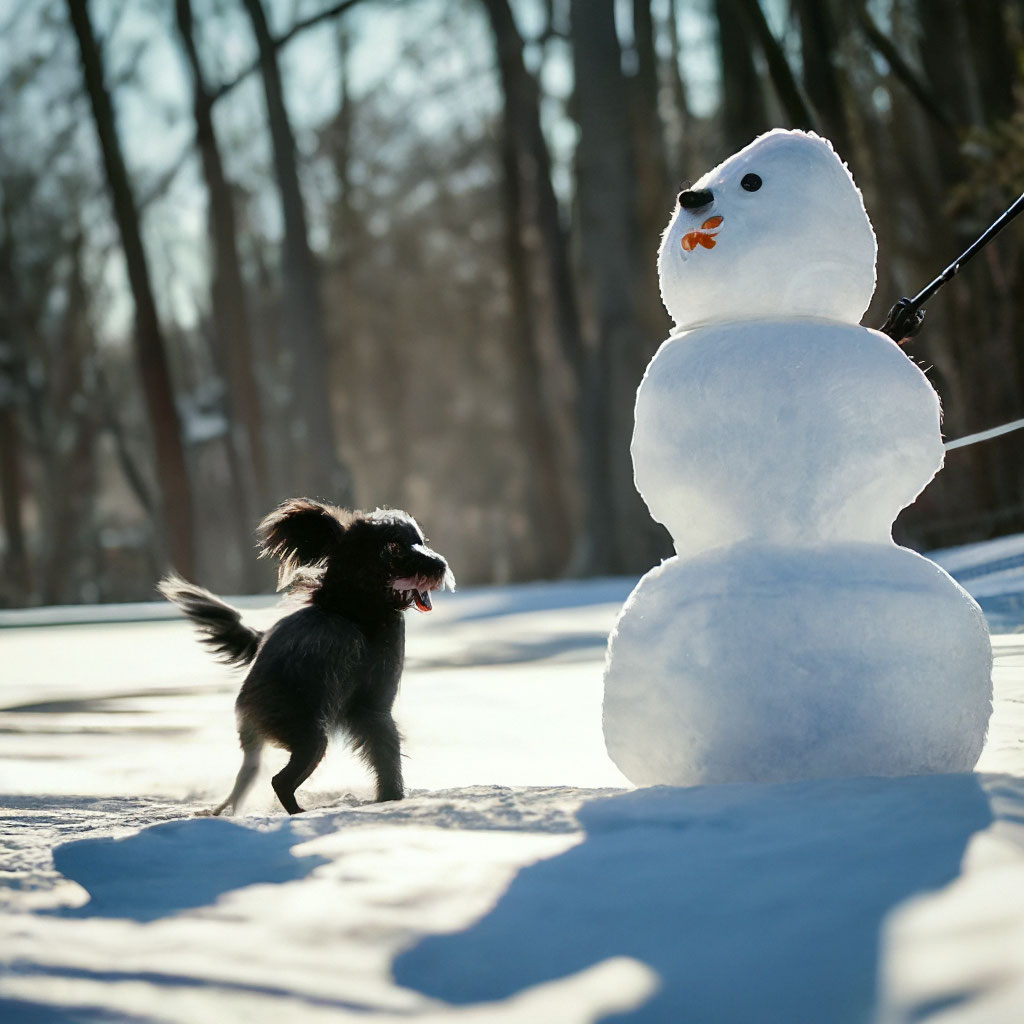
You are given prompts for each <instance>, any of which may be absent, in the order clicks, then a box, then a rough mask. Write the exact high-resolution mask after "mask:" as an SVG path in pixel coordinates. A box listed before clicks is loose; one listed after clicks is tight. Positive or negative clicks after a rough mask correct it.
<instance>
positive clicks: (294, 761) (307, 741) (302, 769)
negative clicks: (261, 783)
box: [271, 732, 327, 814]
mask: <svg viewBox="0 0 1024 1024" xmlns="http://www.w3.org/2000/svg"><path fill="white" fill-rule="evenodd" d="M326 752H327V736H326V735H325V734H324V733H322V732H317V733H313V734H311V735H310V736H308V737H303V739H302V740H301V741H300V742H299V743H297V744H296V745H295V746H294V747H292V756H291V758H289V760H288V763H287V764H286V765H285V766H284V767H283V768H282V769H281V770H280V771H279V772H278V773H277V774H276V775H275V776H274V778H273V780H272V782H271V785H272V786H273V787H274V792H275V793H276V794H277V798H278V799H279V800H280V801H281V803H282V804H283V805H284V809H285V810H286V811H287V812H288V813H289V814H298V813H300V812H301V810H302V808H301V807H300V806H299V805H298V803H297V802H296V800H295V790H297V789H298V788H299V786H301V785H302V784H303V783H304V782H305V781H306V779H308V778H309V777H310V775H312V774H313V771H314V769H315V768H316V766H317V765H318V764H319V763H320V762H321V761H322V760H323V758H324V754H325V753H326Z"/></svg>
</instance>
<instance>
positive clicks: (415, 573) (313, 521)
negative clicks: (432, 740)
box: [158, 498, 455, 814]
mask: <svg viewBox="0 0 1024 1024" xmlns="http://www.w3.org/2000/svg"><path fill="white" fill-rule="evenodd" d="M259 532H260V539H261V542H262V543H261V555H271V556H273V557H274V558H277V559H279V561H280V584H281V586H282V587H287V588H288V589H289V590H291V591H292V593H293V594H298V595H299V596H300V597H301V598H302V600H303V605H302V607H301V608H300V609H299V610H298V611H295V612H292V613H291V614H290V615H287V616H285V618H283V619H281V620H280V621H279V622H277V623H276V624H275V625H274V626H272V627H271V628H270V629H268V630H267V631H266V632H260V631H259V630H255V629H251V628H250V627H248V626H246V625H243V623H242V621H241V616H240V615H239V613H238V612H237V611H236V610H235V609H234V608H232V607H231V606H230V605H227V604H225V603H224V602H223V601H221V600H219V599H218V598H217V597H215V596H214V595H213V594H211V593H210V592H209V591H208V590H203V589H202V588H201V587H196V586H193V585H192V584H190V583H187V582H186V581H185V580H183V579H181V578H180V577H177V576H173V575H171V576H167V577H165V578H164V579H163V580H162V581H161V582H160V584H159V586H158V589H159V591H160V592H161V593H162V594H163V595H164V597H166V598H167V599H168V600H169V601H173V602H174V603H175V604H176V605H178V606H179V607H180V608H181V609H182V611H184V612H185V614H186V615H187V616H188V617H189V618H190V619H192V621H193V622H194V623H195V624H196V625H197V626H198V627H199V629H200V630H201V631H202V632H203V633H204V634H206V635H205V636H204V637H203V642H204V643H206V644H208V645H209V646H210V647H211V648H213V650H214V651H215V652H216V653H217V654H218V655H219V656H220V658H221V660H222V661H225V662H228V663H229V664H235V665H247V664H249V662H252V668H251V669H250V670H249V674H248V676H246V679H245V682H244V683H243V684H242V689H241V691H240V693H239V694H238V700H237V701H236V702H235V711H236V714H237V718H238V735H239V740H240V741H241V745H242V755H243V756H242V767H241V768H240V769H239V772H238V778H237V779H236V780H235V786H234V789H232V790H231V794H230V795H229V796H228V798H227V799H226V800H225V801H224V802H223V803H222V804H221V805H220V806H219V807H217V808H216V810H214V812H213V813H214V814H220V813H221V812H222V811H223V810H224V809H225V808H227V807H231V808H237V806H238V804H239V803H240V802H241V800H242V798H243V797H244V796H245V794H246V792H247V791H248V789H249V787H250V786H251V785H252V781H253V778H254V777H255V775H256V771H257V769H258V768H259V763H260V752H261V750H262V748H263V744H264V743H266V742H269V743H272V744H274V745H276V746H281V747H284V748H285V749H286V750H288V751H289V752H290V753H291V759H290V760H289V761H288V764H287V765H285V767H284V768H283V769H282V770H281V771H280V772H279V773H278V774H277V775H275V776H274V780H273V786H274V792H275V793H277V795H278V798H279V799H280V801H281V803H282V804H283V805H284V808H285V810H286V811H287V812H288V813H289V814H296V813H297V812H299V811H301V810H302V808H301V807H299V805H298V804H297V803H296V801H295V790H296V789H298V788H299V786H301V785H302V783H303V782H305V781H306V779H308V778H309V776H310V775H311V774H312V773H313V770H314V769H315V768H316V766H317V765H318V764H319V763H320V761H321V760H322V759H323V756H324V752H325V751H326V749H327V741H328V738H329V736H330V735H331V733H332V732H334V731H336V730H338V729H341V730H344V731H345V732H346V733H347V734H348V736H349V738H350V739H351V741H352V743H353V745H354V746H355V748H356V749H357V750H358V752H359V754H360V755H361V756H362V758H363V760H364V761H365V762H366V763H367V764H368V765H369V767H370V768H372V769H373V772H374V774H375V775H376V779H377V799H378V800H401V799H402V796H403V788H402V765H401V752H400V745H399V744H400V738H399V735H398V729H397V728H396V727H395V721H394V719H393V718H392V717H391V706H392V704H393V703H394V700H395V695H396V694H397V692H398V684H399V681H400V680H401V676H402V665H403V661H404V657H405V620H404V619H403V617H402V613H403V612H404V611H405V610H406V609H408V608H411V607H413V606H414V605H415V607H416V608H417V609H418V610H419V611H422V612H428V611H430V608H431V604H430V592H431V591H432V590H438V589H443V588H444V587H445V586H450V587H451V588H452V589H454V586H455V579H454V577H453V576H452V574H451V571H450V570H449V569H448V563H447V562H446V561H445V560H444V559H443V558H442V557H441V556H440V555H439V554H437V553H436V552H435V551H431V550H430V548H428V547H427V546H426V544H425V542H424V538H423V534H422V533H421V532H420V528H419V527H418V526H417V525H416V522H415V520H414V519H413V518H412V517H411V516H409V515H407V514H406V513H405V512H400V511H398V510H396V509H378V510H377V511H376V512H370V513H365V512H348V511H346V510H345V509H341V508H336V507H334V506H332V505H325V504H322V503H320V502H317V501H310V500H308V499H305V498H297V499H293V500H291V501H286V502H285V503H284V504H283V505H281V506H279V507H278V508H277V509H275V510H274V511H273V512H271V513H270V515H269V516H267V517H266V519H264V520H263V522H262V523H260V527H259ZM279 589H280V587H279Z"/></svg>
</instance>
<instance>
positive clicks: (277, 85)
mask: <svg viewBox="0 0 1024 1024" xmlns="http://www.w3.org/2000/svg"><path fill="white" fill-rule="evenodd" d="M243 3H244V5H245V9H246V11H247V12H248V15H249V20H250V22H251V23H252V30H253V35H254V36H255V38H256V45H257V48H258V51H259V64H260V78H261V80H262V82H263V93H264V97H265V99H266V106H267V122H268V125H269V128H270V138H271V145H272V149H273V154H274V173H275V178H276V182H277V189H278V193H279V195H280V199H281V212H282V215H283V219H284V247H283V252H282V261H281V262H282V267H281V269H282V274H283V278H284V331H285V337H286V340H287V342H288V343H289V344H290V345H291V346H293V349H294V352H295V357H296V358H295V363H294V369H293V374H292V386H293V392H294V399H295V417H296V420H298V421H299V422H301V423H302V424H303V426H304V430H303V432H302V436H299V437H297V438H296V439H295V440H296V445H295V464H296V466H295V468H296V470H297V471H298V479H297V481H296V483H297V485H298V487H299V489H300V490H304V491H309V492H311V493H312V492H317V491H322V490H324V489H327V491H328V493H329V494H330V496H331V497H332V498H333V499H334V500H336V501H339V502H342V503H345V504H350V503H351V502H352V500H353V485H352V480H351V477H350V476H349V473H348V471H347V469H346V468H345V467H344V465H343V464H342V463H341V461H340V460H339V458H338V449H337V444H336V440H335V436H334V426H333V417H332V413H331V401H330V390H329V386H328V382H329V380H330V373H329V369H328V362H329V356H328V346H327V332H326V329H325V326H324V310H323V301H322V298H321V295H320V282H319V272H318V268H317V265H316V259H315V258H314V256H313V252H312V250H311V249H310V246H309V230H308V227H307V224H306V207H305V203H304V201H303V198H302V190H301V187H300V185H299V171H298V160H297V150H296V146H295V136H294V134H293V132H292V126H291V121H290V119H289V117H288V109H287V106H286V104H285V99H284V86H283V84H282V82H281V70H280V68H279V66H278V63H277V46H276V44H275V41H274V38H273V37H272V35H271V33H270V27H269V25H268V23H267V17H266V12H265V11H264V9H263V5H262V3H261V2H260V0H243Z"/></svg>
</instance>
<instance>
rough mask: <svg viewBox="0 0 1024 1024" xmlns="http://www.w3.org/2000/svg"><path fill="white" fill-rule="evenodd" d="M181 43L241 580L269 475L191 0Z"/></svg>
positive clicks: (232, 227)
mask: <svg viewBox="0 0 1024 1024" xmlns="http://www.w3.org/2000/svg"><path fill="white" fill-rule="evenodd" d="M175 14H176V19H177V25H178V33H179V35H180V37H181V44H182V48H183V49H184V51H185V56H186V59H187V61H188V66H189V70H190V73H191V76H192V111H193V117H194V119H195V126H196V148H197V149H198V150H199V156H200V162H201V165H202V170H203V179H204V181H205V184H206V194H207V215H206V223H207V232H208V235H209V239H210V251H211V254H212V256H213V273H212V285H211V295H210V302H211V307H212V314H213V326H214V333H215V335H216V337H215V339H214V348H215V350H216V351H217V352H218V353H219V355H220V360H219V361H220V362H221V364H222V366H223V368H224V371H225V376H226V377H227V382H228V396H229V412H230V418H231V430H230V435H229V440H228V443H229V445H230V446H231V449H232V450H231V451H230V452H229V459H230V463H231V466H232V473H233V475H235V476H236V477H237V480H236V484H237V487H238V492H239V493H238V494H237V496H236V506H237V509H238V517H239V523H238V534H239V542H240V544H241V546H242V548H243V564H244V565H245V566H246V569H245V570H244V572H245V585H246V586H247V588H251V587H252V586H253V585H254V584H255V583H256V582H257V581H258V579H259V577H258V575H257V574H256V571H255V562H254V561H253V559H252V558H251V557H249V556H250V555H251V549H252V543H253V529H254V528H255V526H256V523H257V522H258V520H259V517H260V515H261V514H262V512H263V511H265V508H266V507H269V506H270V503H271V500H272V499H271V491H270V479H269V471H268V469H267V455H266V448H265V445H264V429H263V410H262V402H261V400H260V394H259V388H258V386H257V383H256V377H255V375H254V373H253V362H254V360H253V351H252V333H251V330H250V326H249V313H248V304H247V296H246V290H245V284H244V282H243V281H242V271H241V259H240V257H239V253H238V241H237V225H236V220H235V209H234V202H233V198H232V195H231V186H230V184H229V183H228V180H227V176H226V175H225V173H224V164H223V161H222V159H221V154H220V146H219V144H218V142H217V136H216V133H215V130H214V124H213V114H212V103H211V99H210V95H211V94H210V90H209V89H208V87H207V85H206V81H205V79H204V76H203V71H202V66H201V65H200V63H199V53H198V51H197V49H196V44H195V37H194V27H193V19H192V4H191V0H175Z"/></svg>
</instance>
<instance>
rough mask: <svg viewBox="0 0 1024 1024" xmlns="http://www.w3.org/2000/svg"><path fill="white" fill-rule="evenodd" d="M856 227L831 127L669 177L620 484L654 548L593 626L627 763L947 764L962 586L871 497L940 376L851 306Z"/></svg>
mask: <svg viewBox="0 0 1024 1024" xmlns="http://www.w3.org/2000/svg"><path fill="white" fill-rule="evenodd" d="M875 255H876V245H875V236H874V232H873V230H872V228H871V223H870V221H869V220H868V216H867V213H866V211H865V209H864V203H863V200H862V198H861V194H860V192H859V190H858V189H857V187H856V185H855V184H854V182H853V179H852V177H851V176H850V173H849V171H848V170H847V168H846V166H845V165H844V164H843V163H842V161H841V160H840V159H839V158H838V157H837V156H836V154H835V152H834V150H833V149H832V147H831V145H830V144H829V143H828V142H827V141H826V140H824V139H822V138H819V137H818V136H816V135H813V134H808V133H804V132H796V131H781V130H777V131H772V132H769V133H768V134H766V135H763V136H761V137H760V138H758V139H756V140H755V141H754V142H753V143H751V144H750V145H749V146H747V147H746V148H745V149H743V150H741V151H740V152H739V153H736V154H735V155H733V156H732V157H730V158H729V159H728V160H726V161H725V162H724V163H722V164H721V165H720V166H718V167H716V168H715V169H714V170H712V171H710V172H709V173H708V174H706V175H705V176H704V177H703V178H702V179H701V180H700V181H698V182H697V183H696V185H694V186H693V187H692V188H688V189H686V190H685V191H683V192H681V193H680V195H679V201H678V205H677V208H676V210H675V212H674V214H673V216H672V219H671V221H670V222H669V225H668V228H667V230H666V231H665V234H664V237H663V240H662V245H661V251H660V253H659V256H658V271H659V277H660V282H661V294H662V299H663V301H664V303H665V306H666V308H667V309H668V311H669V314H670V315H671V316H672V318H673V319H674V320H675V323H676V330H675V332H674V333H673V334H672V335H671V336H670V337H669V339H668V340H667V341H666V342H664V344H663V345H662V346H661V348H660V349H659V350H658V352H657V353H656V355H655V356H654V358H653V359H652V360H651V363H650V365H649V366H648V368H647V371H646V373H645V375H644V378H643V381H642V382H641V384H640V387H639V390H638V392H637V398H636V411H635V417H636V419H635V429H634V433H633V442H632V456H633V467H634V474H635V480H636V486H637V489H638V490H639V491H640V494H641V495H642V497H643V498H644V500H645V501H646V503H647V506H648V508H649V510H650V512H651V515H652V516H653V517H654V518H655V519H656V520H658V521H659V522H660V523H662V524H664V525H665V526H666V527H667V528H668V530H669V532H670V533H671V534H672V538H673V540H674V542H675V550H676V554H675V556H674V557H672V558H669V559H668V560H666V561H665V562H663V563H662V564H661V565H659V566H658V567H657V568H655V569H652V570H651V571H650V572H649V573H647V575H646V576H644V577H643V578H642V579H641V580H640V582H639V584H638V585H637V587H636V589H635V590H634V591H633V593H632V594H631V595H630V597H629V599H628V600H627V601H626V604H625V606H624V607H623V609H622V612H621V614H620V616H619V619H618V622H617V624H616V626H615V628H614V630H613V631H612V634H611V637H610V639H609V647H608V658H607V665H606V670H605V692H604V734H605V742H606V745H607V748H608V752H609V754H610V755H611V758H612V760H613V761H614V762H615V763H616V764H617V765H618V767H619V768H620V769H621V770H622V772H623V773H624V774H625V775H626V777H627V778H629V779H630V780H631V781H632V782H633V783H635V784H636V785H653V784H659V783H661V784H669V785H694V784H699V783H719V782H739V781H779V780H786V779H799V778H821V777H829V776H846V775H908V774H919V773H925V772H962V771H970V770H971V769H972V768H973V767H974V765H975V763H976V762H977V760H978V757H979V755H980V753H981V749H982V745H983V743H984V739H985V733H986V729H987V726H988V719H989V715H990V713H991V695H992V684H991V668H992V650H991V644H990V641H989V636H988V630H987V628H986V625H985V620H984V618H983V617H982V614H981V610H980V609H979V608H978V606H977V604H975V602H974V601H973V600H972V599H971V597H970V596H969V595H968V594H967V593H966V592H965V591H964V590H963V589H962V588H961V587H959V586H958V585H957V584H956V583H955V582H954V581H953V580H952V579H951V578H950V577H949V576H948V575H947V574H946V573H945V572H943V570H942V569H940V568H939V567H938V566H937V565H935V564H934V563H933V562H931V561H929V560H928V559H926V558H924V557H922V556H921V555H919V554H916V553H914V552H913V551H910V550H908V549H906V548H903V547H899V546H897V545H896V544H895V543H894V542H893V540H892V536H891V531H892V523H893V520H894V519H895V518H896V516H897V514H898V513H899V512H900V510H901V509H902V508H904V507H905V506H907V505H909V504H910V503H911V502H912V501H913V500H914V499H915V498H916V497H917V495H918V494H920V492H921V491H922V490H923V489H924V487H925V486H926V485H927V484H928V483H929V481H930V480H931V479H932V477H933V476H934V475H935V473H936V472H937V471H938V469H939V468H940V466H941V465H942V459H943V448H942V440H941V434H940V430H939V413H940V411H939V400H938V396H937V395H936V393H935V391H934V389H933V388H932V387H931V385H930V384H929V383H928V380H927V379H926V378H925V376H924V374H923V373H922V372H921V371H920V369H918V367H917V366H916V365H915V364H914V363H912V362H911V360H910V359H908V358H907V356H906V355H905V354H904V353H903V352H902V351H901V349H900V348H899V347H898V346H897V345H896V344H895V343H894V342H893V341H891V340H890V339H889V338H888V337H886V336H885V335H883V334H880V333H878V332H877V331H873V330H869V329H868V328H865V327H861V326H859V323H860V318H861V316H862V315H863V313H864V310H865V309H866V308H867V305H868V302H869V300H870V299H871V295H872V292H873V291H874V287H875Z"/></svg>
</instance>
